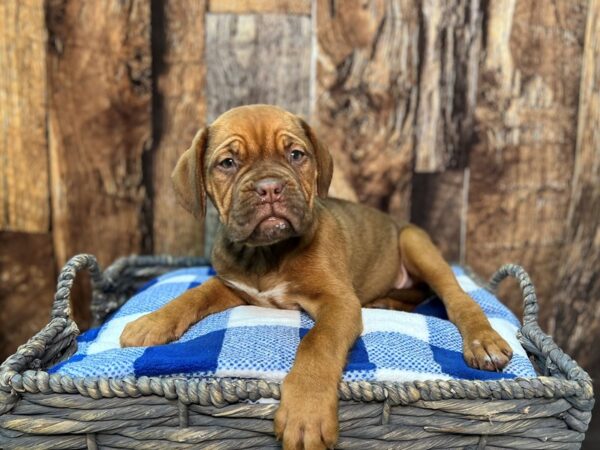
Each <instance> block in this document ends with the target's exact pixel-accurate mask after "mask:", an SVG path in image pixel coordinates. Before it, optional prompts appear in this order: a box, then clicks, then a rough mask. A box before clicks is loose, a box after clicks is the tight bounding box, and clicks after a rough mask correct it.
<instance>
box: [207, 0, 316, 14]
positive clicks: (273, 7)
mask: <svg viewBox="0 0 600 450" xmlns="http://www.w3.org/2000/svg"><path fill="white" fill-rule="evenodd" d="M310 8H311V0H209V2H208V10H209V11H210V12H214V13H233V14H250V13H279V14H303V15H309V14H310Z"/></svg>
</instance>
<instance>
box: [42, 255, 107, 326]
mask: <svg viewBox="0 0 600 450" xmlns="http://www.w3.org/2000/svg"><path fill="white" fill-rule="evenodd" d="M82 269H87V270H88V272H89V273H90V277H91V280H92V287H93V289H101V288H103V287H105V285H106V284H107V283H108V280H106V279H105V277H104V276H103V274H102V272H101V271H100V267H99V266H98V261H97V260H96V257H95V256H94V255H89V254H85V253H82V254H80V255H75V256H73V257H72V258H71V259H70V260H69V261H68V262H67V263H66V264H65V265H64V267H63V268H62V270H61V271H60V274H59V275H58V282H57V284H56V294H54V304H53V305H52V313H51V314H52V316H51V317H52V318H53V319H55V318H63V319H70V318H71V289H72V288H73V282H74V281H75V276H76V275H77V272H79V271H80V270H82Z"/></svg>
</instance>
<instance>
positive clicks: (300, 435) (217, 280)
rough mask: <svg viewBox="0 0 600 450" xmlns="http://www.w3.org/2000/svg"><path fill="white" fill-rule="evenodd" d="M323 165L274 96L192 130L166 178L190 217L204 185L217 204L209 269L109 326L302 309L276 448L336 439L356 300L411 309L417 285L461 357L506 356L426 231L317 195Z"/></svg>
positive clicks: (152, 326)
mask: <svg viewBox="0 0 600 450" xmlns="http://www.w3.org/2000/svg"><path fill="white" fill-rule="evenodd" d="M332 171H333V163H332V158H331V156H330V154H329V153H328V151H327V149H326V148H325V147H324V145H323V144H322V143H321V142H320V141H319V140H318V139H317V137H316V136H315V133H314V132H313V130H312V129H311V128H310V126H308V125H307V124H306V123H305V122H304V121H303V120H302V119H300V118H299V117H297V116H295V115H293V114H291V113H289V112H286V111H284V110H282V109H280V108H277V107H274V106H269V105H251V106H243V107H239V108H234V109H232V110H230V111H228V112H226V113H224V114H223V115H221V116H220V117H219V118H218V119H217V120H215V122H214V123H213V124H212V125H210V126H209V127H206V128H204V129H202V130H200V131H199V132H198V133H197V134H196V137H195V138H194V140H193V142H192V146H191V147H190V148H189V149H188V150H187V151H186V152H185V153H184V154H183V155H182V156H181V159H180V160H179V162H178V163H177V166H176V167H175V170H174V171H173V175H172V178H173V183H174V187H175V191H176V193H177V196H178V199H179V201H180V202H181V204H182V205H183V206H184V207H185V208H186V209H188V210H189V211H190V212H192V213H193V214H194V215H195V216H196V217H198V218H202V217H203V216H204V214H205V208H206V198H207V197H209V198H210V199H211V201H212V202H213V203H214V205H215V207H216V209H217V210H218V213H219V218H220V221H221V226H220V229H219V231H218V234H217V236H216V239H215V244H214V250H213V253H212V263H213V265H214V268H215V270H216V272H217V274H218V275H217V276H216V277H214V278H212V279H211V280H210V281H207V282H206V283H204V284H202V285H201V286H198V287H196V288H194V289H191V290H189V291H187V292H185V293H184V294H182V295H181V296H180V297H178V298H176V299H175V300H173V301H172V302H170V303H169V304H167V305H166V306H164V307H163V308H161V309H160V310H158V311H155V312H153V313H150V314H148V315H146V316H143V317H141V318H139V319H137V320H136V321H134V322H132V323H130V324H129V325H128V326H127V327H126V328H125V329H124V331H123V334H122V335H121V344H122V345H123V346H148V345H158V344H164V343H167V342H170V341H173V340H175V339H177V338H179V337H180V336H181V335H182V334H183V333H184V332H185V331H186V330H187V329H188V327H190V326H191V325H192V324H194V323H195V322H197V321H199V320H201V319H202V318H204V317H206V316H207V315H209V314H214V313H216V312H219V311H223V310H225V309H228V308H232V307H234V306H238V305H247V304H250V305H258V306H266V307H270V308H282V309H302V310H304V311H306V312H307V313H308V314H310V316H311V317H312V318H313V319H314V320H315V326H314V327H313V328H312V329H311V330H310V332H309V333H308V334H307V335H306V336H305V337H304V338H303V339H302V341H301V343H300V346H299V347H298V352H297V354H296V360H295V362H294V365H293V367H292V369H291V370H290V372H289V374H288V375H287V376H286V377H285V380H284V381H283V386H282V395H281V403H280V406H279V409H278V410H277V413H276V415H275V433H276V435H277V437H278V438H280V439H281V440H282V441H283V446H284V448H286V449H298V448H300V449H301V448H306V449H321V448H325V447H327V448H331V447H333V446H334V445H335V443H336V440H337V437H338V419H337V406H338V396H337V387H338V382H339V381H340V378H341V374H342V370H343V368H344V364H345V362H346V357H347V353H348V351H349V349H350V347H351V346H352V344H353V343H354V341H355V339H356V338H357V337H358V336H359V334H360V333H361V330H362V321H361V307H363V306H364V307H368V306H374V307H387V308H392V309H402V310H409V309H412V308H413V307H414V306H415V304H416V303H418V302H419V301H421V300H422V299H423V295H422V292H423V289H422V287H424V286H427V287H428V288H430V289H432V290H433V291H435V292H436V293H437V294H438V295H439V297H440V298H441V299H442V300H443V303H444V305H445V307H446V310H447V313H448V317H449V318H450V320H451V321H452V322H453V323H454V324H455V325H456V326H457V327H458V329H459V330H460V333H461V335H462V338H463V342H464V357H465V360H466V361H467V363H468V364H469V365H470V366H472V367H475V368H480V369H485V370H497V369H502V368H503V367H504V366H505V365H506V364H507V363H508V361H509V359H510V358H511V356H512V351H511V348H510V347H509V345H508V344H507V343H506V342H505V341H504V340H503V339H502V338H501V337H500V336H499V335H498V334H497V333H496V332H495V331H494V330H493V329H492V327H491V326H490V323H489V322H488V320H487V318H486V317H485V315H484V314H483V312H482V311H481V309H480V308H479V306H478V305H477V303H475V302H474V301H473V300H472V299H471V298H470V297H469V296H468V295H467V294H466V293H465V292H464V291H463V290H462V289H461V288H460V286H459V285H458V283H457V280H456V278H455V277H454V275H453V273H452V270H451V269H450V267H449V266H448V264H447V263H446V262H445V261H444V259H443V258H442V256H441V255H440V253H439V251H438V250H437V249H436V247H435V246H434V244H433V243H432V242H431V240H430V239H429V237H428V235H427V234H426V233H425V232H424V231H422V230H421V229H419V228H417V227H416V226H413V225H410V224H397V223H395V222H394V220H392V219H391V217H389V216H388V215H386V214H384V213H382V212H380V211H377V210H375V209H373V208H369V207H366V206H361V205H358V204H355V203H350V202H347V201H343V200H338V199H334V198H328V197H327V191H328V189H329V184H330V182H331V177H332ZM420 292H421V294H420Z"/></svg>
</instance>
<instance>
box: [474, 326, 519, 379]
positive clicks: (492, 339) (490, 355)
mask: <svg viewBox="0 0 600 450" xmlns="http://www.w3.org/2000/svg"><path fill="white" fill-rule="evenodd" d="M463 346H464V353H465V361H466V362H467V364H469V366H471V367H473V368H475V369H481V370H490V371H494V370H496V371H499V370H502V369H503V368H504V367H506V365H507V364H508V362H509V361H510V359H511V358H512V349H511V348H510V345H508V343H507V342H506V341H505V340H504V339H503V338H502V337H501V336H500V335H499V334H498V333H497V332H496V331H495V330H494V329H492V328H491V327H490V328H487V327H486V328H484V329H480V330H477V331H474V332H470V333H468V334H467V335H466V336H465V339H464V341H463Z"/></svg>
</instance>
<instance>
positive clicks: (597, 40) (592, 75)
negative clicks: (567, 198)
mask: <svg viewBox="0 0 600 450" xmlns="http://www.w3.org/2000/svg"><path fill="white" fill-rule="evenodd" d="M599 124H600V1H598V0H592V1H591V2H590V4H589V11H588V18H587V27H586V37H585V50H584V55H583V66H582V76H581V91H580V96H579V123H578V130H577V147H576V154H575V168H574V172H573V181H572V189H571V202H570V206H569V210H568V214H567V216H566V223H567V231H566V238H567V245H566V246H565V248H564V251H563V252H562V254H561V258H560V261H559V270H558V280H559V281H558V285H559V291H558V293H556V295H555V296H554V299H553V306H554V308H553V309H552V311H551V313H552V315H551V320H550V323H549V327H548V331H549V333H551V334H553V335H554V336H555V338H556V339H557V340H558V342H560V345H561V346H562V347H563V349H564V350H565V351H566V352H567V353H568V354H569V355H571V356H572V357H574V358H576V359H577V361H578V362H579V363H580V364H582V365H583V366H584V367H586V368H588V369H590V370H592V371H593V373H594V374H595V375H596V377H597V376H598V373H599V371H600V356H599V355H598V352H596V351H593V349H594V348H595V346H596V344H597V341H598V336H600V129H599V128H598V126H599Z"/></svg>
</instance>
